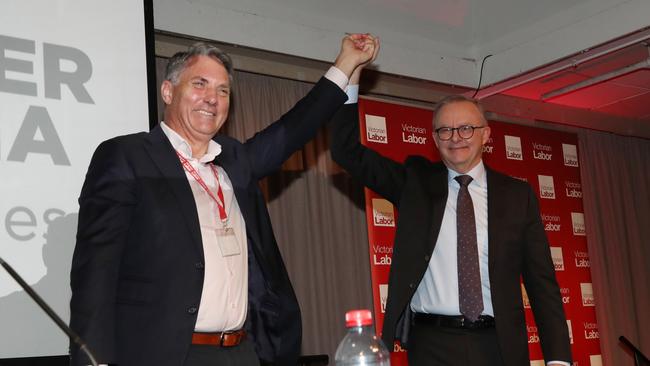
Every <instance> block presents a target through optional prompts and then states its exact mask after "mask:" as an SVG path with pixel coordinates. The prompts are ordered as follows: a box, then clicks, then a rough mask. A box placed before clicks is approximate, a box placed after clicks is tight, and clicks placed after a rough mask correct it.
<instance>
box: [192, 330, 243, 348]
mask: <svg viewBox="0 0 650 366" xmlns="http://www.w3.org/2000/svg"><path fill="white" fill-rule="evenodd" d="M244 338H246V331H245V330H243V329H240V330H233V331H229V332H216V333H193V334H192V344H201V345H210V346H215V347H234V346H236V345H238V344H240V343H241V342H242V341H243V340H244Z"/></svg>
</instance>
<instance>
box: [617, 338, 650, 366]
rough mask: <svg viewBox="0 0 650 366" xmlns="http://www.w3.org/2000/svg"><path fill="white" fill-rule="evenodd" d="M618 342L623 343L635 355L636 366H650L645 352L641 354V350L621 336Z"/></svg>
mask: <svg viewBox="0 0 650 366" xmlns="http://www.w3.org/2000/svg"><path fill="white" fill-rule="evenodd" d="M618 340H619V341H621V343H623V344H624V345H625V346H626V347H627V348H628V349H630V350H631V351H632V352H633V353H634V364H635V365H636V366H641V365H650V360H648V357H646V356H645V355H644V354H643V352H641V350H639V349H638V348H636V347H635V346H634V345H633V344H632V342H630V340H629V339H627V338H625V337H624V336H620V337H618ZM641 361H643V363H641Z"/></svg>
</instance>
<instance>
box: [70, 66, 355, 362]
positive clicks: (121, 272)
mask: <svg viewBox="0 0 650 366" xmlns="http://www.w3.org/2000/svg"><path fill="white" fill-rule="evenodd" d="M346 99H347V96H346V95H345V93H344V92H343V91H342V90H341V89H340V88H339V87H338V86H336V85H335V84H334V83H332V82H331V81H329V80H327V79H325V78H322V79H321V80H320V81H319V82H318V83H317V84H316V85H315V86H314V88H313V89H312V90H311V91H310V92H309V93H308V94H307V96H305V97H304V98H303V99H301V100H300V101H299V102H298V103H297V104H296V106H294V107H293V108H292V109H291V110H290V111H289V112H287V113H286V114H285V115H283V116H282V117H281V118H280V119H279V120H278V121H276V122H275V123H273V124H272V125H270V126H269V127H267V128H266V129H264V130H263V131H261V132H259V133H257V134H256V135H255V136H253V137H252V138H250V139H249V140H247V141H246V142H244V143H241V142H239V141H236V140H234V139H232V138H229V137H226V136H221V135H218V136H216V137H215V138H214V140H215V141H216V142H218V143H219V144H221V147H222V152H221V154H220V155H219V156H218V157H217V158H216V159H215V162H216V163H217V164H219V165H221V166H222V167H223V169H224V170H225V171H226V173H227V174H228V177H229V178H230V180H231V181H232V184H233V187H234V193H235V197H236V198H237V202H238V204H239V207H240V208H241V212H242V215H243V217H244V221H245V223H246V234H247V239H248V243H247V244H248V258H249V260H248V262H249V263H248V270H249V286H248V297H249V305H248V315H247V319H246V324H245V328H246V329H247V331H248V335H249V337H250V338H251V339H252V340H253V342H254V344H255V348H256V351H257V353H258V356H259V357H260V359H261V360H262V361H264V362H268V363H275V364H280V365H287V364H296V362H297V359H298V357H299V354H300V345H301V334H302V331H301V319H300V310H299V308H298V302H297V300H296V296H295V294H294V291H293V288H292V286H291V283H290V282H289V277H288V274H287V271H286V269H285V266H284V263H283V261H282V258H281V256H280V252H279V250H278V246H277V244H276V241H275V237H274V235H273V230H272V227H271V221H270V219H269V214H268V211H267V209H266V204H265V201H264V197H263V195H262V192H261V191H260V189H259V186H258V181H259V180H260V179H261V178H263V177H265V176H267V175H268V174H270V173H272V172H274V171H276V170H278V169H279V168H280V166H281V165H282V163H283V162H284V161H285V160H286V159H287V158H288V157H289V156H290V155H291V154H292V153H293V152H294V151H296V150H297V149H299V148H301V147H302V146H303V145H304V144H305V143H306V142H307V141H309V140H310V139H312V138H313V137H314V136H315V135H316V133H317V132H318V130H319V128H320V127H321V126H322V125H323V124H324V123H325V122H326V121H328V120H330V119H331V117H332V116H333V114H334V113H335V112H336V110H337V109H338V108H339V107H340V106H341V105H342V104H343V103H344V102H345V100H346ZM79 204H80V209H79V226H78V233H77V245H76V247H75V251H74V256H73V262H72V270H71V288H72V299H71V303H70V307H71V320H70V325H71V327H72V329H74V330H75V331H76V332H77V333H78V334H79V335H80V336H81V337H82V338H83V339H84V340H85V341H86V342H87V343H88V345H89V347H90V348H91V349H92V350H93V351H94V352H95V353H96V355H97V357H98V361H100V362H102V363H116V364H118V365H120V366H124V365H176V366H177V365H182V363H183V361H184V359H185V357H186V355H187V352H188V350H189V347H190V343H191V338H192V333H193V331H194V326H195V323H196V319H197V314H198V306H199V304H200V300H201V292H202V288H203V281H204V280H205V279H204V277H203V275H204V272H203V269H204V258H203V245H202V241H201V235H200V228H199V220H198V216H197V210H196V205H195V201H194V197H193V195H192V191H191V189H190V186H189V183H188V181H187V178H186V176H185V172H184V171H183V168H182V166H181V164H180V162H179V160H178V157H177V156H176V153H175V151H174V149H173V148H172V145H171V143H170V142H169V140H168V139H167V137H166V136H165V135H164V133H163V132H162V130H161V129H160V127H156V128H154V129H153V130H152V131H151V132H150V133H144V132H143V133H137V134H132V135H126V136H121V137H116V138H113V139H111V140H108V141H105V142H103V143H102V144H101V145H100V146H99V147H98V148H97V150H96V151H95V154H94V155H93V158H92V161H91V163H90V167H89V169H88V173H87V175H86V180H85V182H84V185H83V189H82V191H81V195H80V198H79ZM71 363H72V364H73V365H83V364H89V362H88V360H87V359H86V358H85V356H83V355H82V354H81V353H80V351H79V349H78V348H76V347H75V346H74V345H72V346H71Z"/></svg>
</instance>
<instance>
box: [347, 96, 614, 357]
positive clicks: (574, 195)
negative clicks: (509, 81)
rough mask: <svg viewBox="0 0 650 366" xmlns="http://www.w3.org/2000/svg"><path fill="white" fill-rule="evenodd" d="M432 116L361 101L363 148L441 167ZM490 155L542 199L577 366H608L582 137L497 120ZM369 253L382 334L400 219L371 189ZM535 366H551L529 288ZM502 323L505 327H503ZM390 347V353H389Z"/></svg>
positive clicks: (490, 161) (488, 159)
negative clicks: (588, 232)
mask: <svg viewBox="0 0 650 366" xmlns="http://www.w3.org/2000/svg"><path fill="white" fill-rule="evenodd" d="M432 120H433V111H431V110H428V109H423V108H417V107H412V106H405V105H400V104H394V103H388V102H382V101H376V100H369V99H364V98H361V99H360V101H359V121H360V134H361V143H362V144H363V145H365V146H367V147H369V148H371V149H373V150H375V151H377V152H379V153H380V154H382V155H384V156H387V157H389V158H391V159H393V160H396V161H400V162H401V161H404V159H406V157H407V156H409V155H422V156H425V157H427V158H428V159H430V160H432V161H435V160H439V156H438V153H437V150H436V147H435V143H434V142H433V131H432ZM490 127H491V130H492V133H491V137H490V139H489V141H488V143H487V144H486V145H485V146H484V148H483V160H484V161H485V163H486V164H487V165H489V166H490V167H491V168H493V169H495V170H497V171H500V172H502V173H505V174H508V175H510V176H512V177H515V178H517V179H521V180H524V181H527V182H528V183H529V184H530V185H531V186H532V187H533V189H534V190H535V191H536V192H537V197H538V199H539V202H540V211H541V212H540V214H541V216H542V220H543V222H544V228H545V230H546V234H547V237H548V240H549V244H550V247H551V248H550V249H551V256H552V258H553V263H554V264H555V273H556V277H557V280H558V283H559V285H560V292H561V295H562V302H563V303H564V310H565V312H566V315H567V327H568V328H569V335H570V337H571V347H572V352H573V358H574V362H575V365H580V366H582V365H590V366H599V365H602V361H601V356H600V342H599V335H598V325H597V323H596V313H595V308H594V296H593V290H592V285H591V272H590V264H589V254H588V252H587V240H586V236H585V224H584V214H583V206H582V186H581V183H580V168H579V165H578V164H579V163H578V147H577V146H578V140H577V136H576V135H575V134H570V133H564V132H557V131H550V130H544V129H540V128H533V127H527V126H519V125H512V124H506V123H500V122H493V121H490ZM365 196H366V218H367V221H368V240H369V243H368V248H369V251H370V268H371V278H372V290H373V299H374V313H375V314H376V317H375V318H376V326H377V332H378V333H379V332H380V330H381V327H382V325H383V320H384V316H383V313H384V311H385V306H386V298H387V296H388V292H389V291H390V289H389V288H388V285H387V284H388V273H389V271H390V264H391V258H392V253H393V240H394V237H395V225H396V222H397V218H398V212H397V210H396V209H395V207H393V205H392V204H391V203H390V202H388V201H386V200H385V199H383V198H382V197H381V196H379V195H377V194H376V193H375V192H373V191H371V190H369V189H367V188H366V190H365ZM522 302H523V304H524V307H525V310H526V322H527V328H528V329H527V330H528V346H529V350H530V359H531V366H538V365H539V366H541V365H544V364H545V363H544V361H543V356H542V351H541V347H540V344H539V335H538V333H537V327H536V325H535V320H534V317H533V313H532V311H531V309H530V306H529V303H528V298H527V296H526V292H525V288H524V286H523V284H522ZM497 321H498V320H497ZM389 348H390V347H389ZM392 351H393V354H392V356H391V364H392V365H406V364H407V361H406V353H405V351H404V350H403V349H402V348H401V347H400V346H399V344H398V343H396V344H394V345H393V347H392Z"/></svg>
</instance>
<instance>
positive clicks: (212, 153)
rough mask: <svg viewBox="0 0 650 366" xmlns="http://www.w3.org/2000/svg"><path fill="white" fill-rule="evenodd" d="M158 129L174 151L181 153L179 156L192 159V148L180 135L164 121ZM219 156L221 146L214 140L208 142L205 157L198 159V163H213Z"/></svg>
mask: <svg viewBox="0 0 650 366" xmlns="http://www.w3.org/2000/svg"><path fill="white" fill-rule="evenodd" d="M160 127H161V128H162V130H163V132H164V133H165V135H166V136H167V138H168V139H169V142H171V144H172V147H173V148H174V149H175V150H176V151H178V152H179V153H181V155H183V157H185V158H187V159H194V157H193V156H192V147H191V146H190V144H189V143H188V142H187V141H185V139H184V138H182V137H181V135H179V134H178V133H177V132H176V131H174V130H172V128H171V127H169V126H168V125H167V124H166V123H165V122H164V121H162V122H160ZM219 154H221V145H219V144H218V143H217V142H215V141H214V140H210V142H208V151H206V153H205V155H203V156H202V157H201V158H200V159H198V161H199V162H200V163H209V162H211V161H213V160H214V158H216V157H217V156H219Z"/></svg>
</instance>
